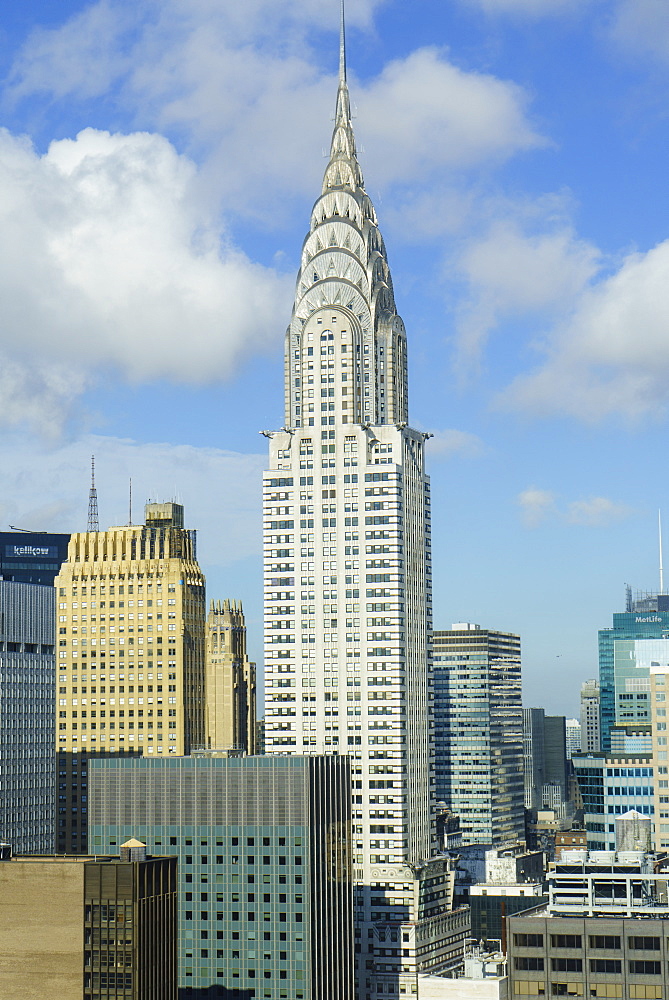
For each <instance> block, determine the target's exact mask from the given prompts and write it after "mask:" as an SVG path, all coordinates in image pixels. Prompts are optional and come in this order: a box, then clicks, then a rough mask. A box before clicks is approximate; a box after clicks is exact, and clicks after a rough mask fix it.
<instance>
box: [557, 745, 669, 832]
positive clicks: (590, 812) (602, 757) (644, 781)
mask: <svg viewBox="0 0 669 1000" xmlns="http://www.w3.org/2000/svg"><path fill="white" fill-rule="evenodd" d="M572 763H573V765H574V771H575V773H576V780H577V781H578V785H579V788H580V791H581V796H582V798H583V810H584V813H585V829H586V831H587V836H588V848H589V849H590V850H607V851H615V850H619V849H621V848H620V847H619V845H617V844H616V819H620V817H621V816H624V815H625V814H626V813H628V812H629V811H630V810H634V811H635V812H637V813H639V814H641V815H642V816H648V817H652V816H653V815H654V812H655V810H654V803H653V787H654V786H653V760H652V757H651V755H650V754H639V755H636V756H635V755H628V754H614V753H611V754H605V753H592V754H574V756H573V757H572Z"/></svg>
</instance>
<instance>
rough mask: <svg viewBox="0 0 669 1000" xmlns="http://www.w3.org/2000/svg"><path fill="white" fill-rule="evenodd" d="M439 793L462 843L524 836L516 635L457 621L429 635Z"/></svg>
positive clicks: (499, 841)
mask: <svg viewBox="0 0 669 1000" xmlns="http://www.w3.org/2000/svg"><path fill="white" fill-rule="evenodd" d="M433 661H434V719H435V742H436V753H437V764H436V770H437V796H438V799H439V801H443V802H445V803H446V805H447V806H448V808H449V809H450V810H451V811H452V812H454V813H456V814H457V815H459V816H460V825H461V829H462V840H463V843H465V844H466V843H471V844H490V845H492V846H499V845H502V844H505V843H509V842H513V841H516V840H522V839H524V830H525V819H524V806H523V802H524V787H523V786H524V780H523V715H522V701H521V676H520V638H519V636H517V635H513V634H511V633H508V632H497V631H494V630H492V629H482V628H480V627H479V626H478V625H470V624H457V625H453V626H452V628H451V629H450V630H447V631H436V632H434V634H433Z"/></svg>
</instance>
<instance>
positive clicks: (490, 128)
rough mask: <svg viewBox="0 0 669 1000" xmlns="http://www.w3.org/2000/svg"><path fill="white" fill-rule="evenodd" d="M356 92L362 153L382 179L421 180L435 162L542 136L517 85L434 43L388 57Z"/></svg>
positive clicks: (467, 159)
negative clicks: (468, 66) (456, 59)
mask: <svg viewBox="0 0 669 1000" xmlns="http://www.w3.org/2000/svg"><path fill="white" fill-rule="evenodd" d="M354 95H355V97H356V100H357V102H358V103H359V110H360V128H359V132H360V135H361V136H363V141H364V146H365V152H366V155H365V161H366V163H367V164H368V165H369V173H370V176H372V177H373V178H374V183H375V184H377V183H378V184H380V185H381V186H384V185H386V186H387V185H390V184H393V183H398V182H399V183H407V182H412V183H415V182H420V181H421V180H424V179H425V178H427V177H429V176H430V175H431V173H432V172H433V171H435V170H438V169H439V170H443V169H444V168H458V169H459V168H463V167H470V166H472V165H474V164H478V163H481V162H484V161H488V160H490V159H493V160H495V159H505V158H507V157H509V156H510V155H512V154H513V153H515V152H517V151H519V150H524V149H530V148H534V147H536V146H538V145H542V144H543V140H542V139H540V137H539V136H538V135H537V133H536V132H535V131H534V130H533V129H532V128H531V127H530V125H529V123H528V120H527V117H526V105H527V96H526V94H525V93H524V92H523V91H522V89H521V88H520V87H517V86H516V85H515V84H513V83H509V82H508V81H502V80H499V79H497V78H496V77H494V76H490V75H487V74H483V73H475V72H465V71H464V70H461V69H459V68H458V67H457V66H455V65H454V64H453V63H451V62H449V61H448V59H447V57H446V54H445V53H444V52H442V51H440V50H438V49H436V48H426V49H419V50H418V51H416V52H413V53H412V54H411V55H410V56H408V57H407V58H406V59H398V60H395V61H393V62H391V63H389V64H388V65H387V66H386V67H385V69H384V70H383V72H382V73H381V75H380V76H379V77H378V78H377V79H376V80H375V81H374V82H373V83H372V84H371V85H369V86H368V87H366V88H364V89H363V90H362V91H359V90H358V89H357V88H356V89H355V90H354ZM391 151H392V155H391Z"/></svg>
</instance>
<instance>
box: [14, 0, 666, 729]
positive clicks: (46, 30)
mask: <svg viewBox="0 0 669 1000" xmlns="http://www.w3.org/2000/svg"><path fill="white" fill-rule="evenodd" d="M337 6H338V5H337V4H336V3H333V4H332V10H330V9H329V6H327V9H326V5H322V4H319V5H315V4H314V5H312V4H311V3H308V2H306V0H305V2H303V3H300V4H297V3H296V4H289V5H287V6H286V9H285V14H284V15H282V16H281V17H277V19H273V18H274V15H273V14H272V16H270V13H271V8H268V7H267V5H266V4H264V3H262V2H258V3H256V4H255V5H253V6H252V7H251V8H249V9H248V11H245V12H244V13H238V15H237V18H236V20H234V19H232V18H231V17H230V15H229V14H228V13H226V12H221V11H218V12H214V11H212V10H209V8H208V5H207V4H202V5H199V6H198V7H197V8H196V9H194V10H193V11H191V12H190V13H189V15H188V16H187V18H186V22H185V23H184V22H183V21H180V20H179V16H178V14H177V8H176V5H174V6H173V5H172V4H166V5H164V7H163V10H162V13H161V15H160V17H153V16H152V10H153V8H152V7H151V6H150V5H149V4H139V5H138V6H137V7H136V9H135V11H134V12H132V13H131V12H130V10H129V8H126V6H125V5H124V4H121V3H110V4H109V3H108V4H104V5H102V4H82V3H65V4H63V5H60V6H59V10H58V13H57V14H56V13H54V12H53V11H52V10H51V8H50V7H49V6H48V5H46V4H43V5H39V4H38V5H35V6H32V7H31V10H30V12H12V15H11V18H10V19H8V22H7V25H6V28H5V36H4V40H3V43H2V44H3V47H2V50H1V51H0V58H1V59H2V62H3V68H4V70H5V73H4V80H5V82H4V86H3V93H2V106H3V116H2V118H3V122H4V124H5V125H6V126H7V129H8V131H7V132H5V133H4V134H3V136H2V143H1V144H0V147H1V148H0V169H2V171H3V176H4V178H5V190H6V191H7V192H8V197H9V200H10V201H11V204H12V209H11V212H10V210H9V207H8V206H4V207H3V208H2V209H0V216H1V217H2V218H3V220H4V222H5V234H6V238H7V239H11V240H12V241H13V242H12V252H11V253H9V252H7V251H6V252H5V253H4V254H3V256H4V257H5V258H6V263H5V264H4V265H3V268H4V269H3V271H2V272H1V274H0V284H1V285H2V286H3V287H4V288H5V289H6V291H7V301H8V303H9V309H8V316H9V319H8V321H7V324H6V327H5V330H6V334H5V336H4V337H3V339H2V341H0V354H2V356H3V358H4V363H3V375H2V381H1V382H0V386H1V391H2V396H3V401H4V406H3V417H2V419H3V422H4V426H3V427H2V430H3V432H4V433H3V440H2V443H1V444H0V454H1V457H2V466H3V476H2V487H3V490H2V494H3V495H2V503H0V517H2V521H3V522H8V523H11V524H18V525H19V526H21V527H26V528H37V529H40V528H45V529H48V530H52V531H77V530H79V531H80V530H83V528H84V527H85V523H86V521H85V518H86V504H87V493H88V466H89V460H90V454H91V452H93V451H94V452H95V454H96V456H97V467H96V473H97V481H98V491H99V504H100V519H101V527H103V528H105V527H107V526H110V525H112V524H119V523H121V524H123V523H124V522H125V521H126V519H127V516H128V515H127V506H128V503H127V485H128V478H129V477H130V476H132V478H133V481H134V482H133V491H134V493H135V496H136V506H137V510H138V511H139V509H141V506H142V505H143V503H144V501H145V500H147V499H150V498H153V499H165V498H166V497H167V496H174V497H175V498H176V497H177V496H178V495H179V494H180V495H181V497H182V498H183V501H184V502H185V504H186V505H187V507H188V510H189V512H190V523H191V524H193V525H194V526H196V527H198V528H199V529H200V535H199V542H200V549H199V551H200V555H201V561H202V564H203V569H204V571H205V573H206V575H207V579H208V585H209V586H208V597H210V598H214V599H216V598H218V597H221V596H224V595H228V594H234V595H236V596H239V597H240V598H241V599H242V600H243V603H244V607H245V609H246V611H247V618H248V627H249V653H250V656H251V659H256V660H258V661H259V660H260V649H261V643H262V627H261V599H262V578H261V518H260V472H261V470H262V468H263V467H264V465H265V458H264V454H263V453H264V448H263V441H262V439H260V438H257V435H256V431H258V430H261V429H262V428H264V427H273V426H275V424H276V416H275V415H276V413H277V411H278V409H279V408H280V400H281V391H282V387H281V375H280V371H281V362H280V355H281V350H282V341H283V332H284V329H285V322H286V319H287V317H288V315H289V311H290V300H291V297H292V287H293V275H294V272H295V270H296V265H297V261H298V254H299V247H300V244H301V239H302V223H303V220H304V218H305V217H306V214H307V213H308V211H309V208H310V206H311V202H312V200H313V193H314V191H316V190H317V185H318V175H319V174H320V173H321V172H322V168H323V163H319V162H318V150H319V149H325V148H326V147H327V144H328V140H329V127H330V122H329V118H330V117H331V106H330V103H331V94H332V87H333V82H334V81H335V80H336V71H337V65H336V62H337V51H336V50H337V47H336V41H335V34H334V32H335V29H336V25H337V16H338V10H337ZM600 10H601V5H600V4H599V3H597V2H592V3H589V4H587V3H586V4H580V5H579V9H578V10H577V9H576V5H573V4H570V3H568V2H562V3H560V2H552V3H551V2H548V0H546V2H543V3H539V2H535V3H532V2H531V0H525V2H520V0H515V2H512V0H487V2H483V0H481V2H480V3H478V2H475V0H460V2H457V3H454V4H453V5H451V6H450V7H449V8H448V9H447V10H442V9H441V7H440V6H439V5H437V4H436V2H432V0H430V2H428V0H422V2H419V3H418V4H417V5H414V15H411V16H410V15H409V14H408V13H407V12H406V11H405V10H403V5H401V4H399V3H396V2H387V3H376V2H374V0H367V2H366V3H354V2H353V0H351V2H350V9H349V11H348V17H349V22H350V28H349V46H350V59H349V67H350V71H351V72H352V74H353V77H354V80H355V86H354V99H355V102H356V109H355V110H356V113H357V120H356V133H357V137H358V141H359V143H360V145H361V147H362V152H361V155H360V158H361V161H362V167H363V170H364V171H365V174H366V176H367V177H368V178H369V179H370V181H371V184H372V187H371V189H370V192H369V193H370V195H371V197H372V198H373V200H374V203H375V205H376V208H377V211H378V214H379V219H380V225H381V228H382V230H383V232H384V234H385V236H386V238H387V241H388V244H389V247H390V251H389V257H390V266H391V268H392V271H393V277H394V279H395V288H396V296H397V300H398V308H399V311H400V312H401V313H402V315H403V316H404V319H405V322H406V323H407V328H408V330H409V352H410V362H411V363H410V380H411V389H410V395H409V402H410V407H411V412H412V419H413V420H414V421H415V423H416V424H417V426H418V429H419V430H422V429H424V430H425V431H430V432H434V433H435V439H434V441H433V442H431V444H429V445H428V448H427V466H428V471H429V473H430V475H431V477H432V484H433V536H434V548H433V552H434V596H435V601H434V625H435V628H437V629H439V628H442V629H443V628H448V627H449V626H450V624H451V623H452V622H457V621H465V620H469V621H476V622H479V623H480V624H481V625H482V627H487V628H493V629H500V630H505V631H512V632H516V633H519V634H520V635H521V636H522V640H523V649H524V669H523V672H524V691H525V696H524V703H525V704H527V705H533V704H544V705H545V707H546V708H547V709H549V710H551V711H559V712H564V713H566V714H570V715H571V714H574V713H575V712H576V711H577V708H578V692H579V687H580V683H581V681H582V680H585V679H586V678H588V677H591V676H594V675H595V674H596V655H597V651H596V642H597V636H596V633H597V629H598V628H602V627H605V626H606V625H607V623H608V622H609V621H610V615H611V613H612V612H622V611H623V610H624V591H623V585H624V583H625V582H630V583H631V584H632V585H633V586H635V587H637V586H638V587H639V588H644V589H647V590H652V589H654V588H655V589H656V578H657V568H656V566H657V558H656V528H655V518H656V510H657V507H658V506H662V501H663V496H664V493H665V491H666V485H667V479H666V473H665V472H664V470H663V469H662V468H661V466H662V463H660V462H654V461H653V456H654V455H655V454H656V453H657V451H658V449H659V448H660V447H661V443H662V441H663V431H664V427H665V417H664V414H663V410H662V406H663V403H664V399H665V393H664V387H663V381H662V379H663V372H664V369H665V368H666V361H665V355H666V347H665V346H663V342H662V338H661V336H660V333H659V332H658V330H657V329H656V326H657V327H658V328H659V327H661V326H662V322H661V320H662V310H663V309H666V305H665V303H664V301H663V300H662V299H661V298H656V297H655V294H654V293H655V292H656V291H657V290H658V289H661V288H662V285H663V280H662V279H663V276H664V275H665V274H666V272H667V270H669V267H668V266H667V264H666V263H665V254H666V249H667V247H666V244H665V243H663V241H664V240H665V239H666V237H667V235H668V232H667V231H668V229H669V227H668V226H667V223H666V219H667V218H668V217H669V212H667V211H665V210H664V203H665V200H666V184H665V183H664V182H663V173H662V162H663V160H662V156H661V150H662V148H663V144H664V145H666V136H665V132H666V129H667V123H666V122H665V121H663V120H662V119H661V112H660V110H659V109H658V105H661V104H662V100H661V93H662V90H663V89H666V84H667V79H666V59H665V56H666V53H665V54H664V55H663V52H662V45H663V41H662V39H663V38H664V36H663V34H662V28H663V27H664V28H666V24H664V22H663V21H662V18H666V15H665V14H664V13H663V12H658V13H657V14H656V15H655V16H656V17H657V18H658V20H657V22H656V23H653V20H652V18H653V16H654V15H653V10H652V8H651V6H650V5H648V4H639V3H637V4H636V5H635V7H634V8H633V7H632V5H631V4H629V3H627V2H622V0H621V2H616V3H613V4H610V5H609V6H608V8H607V13H606V15H605V17H604V18H598V11H600ZM263 18H264V19H265V22H264V23H263ZM607 19H608V20H607ZM40 25H41V26H42V30H41V32H39V33H37V34H34V33H33V34H30V32H31V29H34V28H36V27H38V26H40ZM207 33H209V36H210V37H209V39H208V40H207V41H203V37H204V36H205V35H207ZM178 38H180V39H182V40H181V41H178ZM272 38H279V39H280V41H279V42H277V41H272ZM157 41H159V42H160V45H159V46H157V47H156V42H157ZM435 46H436V47H435ZM666 48H667V50H668V52H669V46H667V47H666ZM158 49H161V51H163V52H164V53H165V55H164V57H163V58H160V57H158V56H157V55H156V51H157V50H158ZM574 55H577V56H578V58H574ZM75 56H76V58H74V57H75ZM663 59H665V62H663ZM130 66H133V67H134V69H131V68H130ZM75 67H81V71H79V70H78V69H76V68H75ZM261 67H262V70H263V72H262V73H261ZM576 94H578V95H585V96H584V97H583V99H582V100H579V101H578V102H577V101H576V98H575V95H576ZM82 129H83V130H86V129H87V130H88V131H83V132H82ZM105 130H109V133H110V134H107V133H106V132H105ZM19 136H28V138H29V139H32V140H33V142H34V147H33V148H32V149H31V148H30V146H29V145H28V144H27V143H26V141H25V140H19ZM51 142H53V143H54V145H52V146H50V147H49V143H51ZM269 150H271V151H272V153H271V155H269V152H268V153H267V155H263V153H264V151H269ZM314 151H316V152H315V155H314ZM612 206H613V207H612ZM26 234H27V235H28V236H29V237H30V239H26ZM7 262H9V263H7ZM10 265H11V267H10ZM13 268H15V269H16V270H13ZM24 274H29V275H30V280H31V281H35V282H36V287H37V293H36V294H35V289H34V287H32V286H31V287H30V288H29V287H28V285H27V284H26V283H25V279H24V278H23V277H22V275H24ZM664 284H666V281H665V282H664ZM251 285H253V287H254V288H256V289H258V292H257V294H256V297H255V303H254V304H255V316H254V317H250V316H249V313H248V310H245V308H244V303H243V301H241V299H242V298H243V296H244V295H247V296H248V288H249V287H251ZM639 288H643V289H644V290H646V291H645V293H644V298H646V297H647V298H649V299H650V300H651V301H655V302H656V303H657V309H656V312H655V313H654V312H653V311H652V310H651V311H650V313H649V314H648V315H646V314H644V313H643V311H642V310H641V311H640V310H639V308H638V307H639V305H640V303H639V301H638V300H639ZM237 290H238V291H239V294H237ZM565 304H566V308H565ZM629 315H633V316H634V322H632V321H631V320H629V321H628V320H627V319H626V317H628V316H629ZM639 316H640V317H641V319H640V324H639V320H638V317H639ZM611 317H615V319H612V318H611ZM626 323H627V325H626ZM639 325H640V326H641V332H640V333H639ZM630 326H631V327H634V329H633V330H630ZM603 329H606V330H607V331H610V342H607V343H606V344H604V343H603V341H604V340H605V339H606V338H604V336H603V335H602V334H601V332H600V331H601V330H603ZM570 336H571V338H572V339H571V340H570V339H569V338H570ZM574 337H576V338H577V339H578V345H579V346H578V349H576V347H575V346H574V345H575V340H574ZM541 342H544V343H545V344H547V345H548V348H547V351H546V352H545V353H544V352H543V351H542V349H541V346H540V345H541ZM184 343H187V344H188V351H185V350H184V349H183V344H184ZM546 358H547V359H548V360H546ZM479 363H480V364H479ZM477 366H478V369H477ZM602 367H603V369H604V370H605V373H606V377H605V378H602V377H600V375H599V374H598V373H601V371H602ZM537 370H539V372H540V374H539V375H535V376H532V374H531V373H532V371H537ZM463 379H464V382H463ZM510 386H512V387H514V388H513V389H509V387H510ZM538 398H541V400H542V405H541V406H539V405H538V403H537V399H538ZM521 404H522V405H521ZM251 414H253V415H254V416H255V415H257V421H255V422H256V423H257V424H258V426H257V427H256V426H253V425H254V420H249V419H248V418H249V416H250V415H251ZM597 419H598V420H599V422H597ZM591 421H594V422H591ZM61 424H62V426H63V428H64V430H63V432H62V436H61V437H59V436H58V432H59V425H61ZM249 425H251V426H249ZM640 469H643V473H642V474H641V473H640V471H639V470H640ZM230 481H234V482H235V484H236V487H237V488H236V490H235V491H229V490H228V489H227V484H228V483H229V482H230ZM212 482H213V483H216V482H218V483H219V484H220V488H219V489H216V488H214V489H212ZM482 486H483V489H482V488H481V487H482ZM221 523H225V524H226V530H225V531H224V532H220V531H219V528H220V525H221ZM228 528H229V529H230V530H228ZM551 674H555V675H559V677H560V681H557V680H556V681H551V678H550V675H551ZM560 684H561V685H562V688H563V690H562V691H560V690H559V689H558V688H559V685H560ZM565 689H566V690H565Z"/></svg>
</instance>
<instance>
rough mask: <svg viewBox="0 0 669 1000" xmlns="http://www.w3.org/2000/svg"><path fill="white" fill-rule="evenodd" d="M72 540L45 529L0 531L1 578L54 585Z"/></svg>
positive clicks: (14, 581) (67, 536) (18, 581)
mask: <svg viewBox="0 0 669 1000" xmlns="http://www.w3.org/2000/svg"><path fill="white" fill-rule="evenodd" d="M69 541H70V536H69V535H54V534H48V533H47V532H44V531H0V580H9V581H11V582H13V583H39V584H43V585H46V586H49V587H53V581H54V580H55V578H56V574H57V573H58V570H59V569H60V567H61V564H62V563H64V562H65V560H66V559H67V546H68V544H69Z"/></svg>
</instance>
